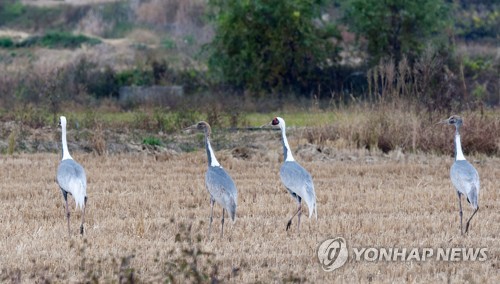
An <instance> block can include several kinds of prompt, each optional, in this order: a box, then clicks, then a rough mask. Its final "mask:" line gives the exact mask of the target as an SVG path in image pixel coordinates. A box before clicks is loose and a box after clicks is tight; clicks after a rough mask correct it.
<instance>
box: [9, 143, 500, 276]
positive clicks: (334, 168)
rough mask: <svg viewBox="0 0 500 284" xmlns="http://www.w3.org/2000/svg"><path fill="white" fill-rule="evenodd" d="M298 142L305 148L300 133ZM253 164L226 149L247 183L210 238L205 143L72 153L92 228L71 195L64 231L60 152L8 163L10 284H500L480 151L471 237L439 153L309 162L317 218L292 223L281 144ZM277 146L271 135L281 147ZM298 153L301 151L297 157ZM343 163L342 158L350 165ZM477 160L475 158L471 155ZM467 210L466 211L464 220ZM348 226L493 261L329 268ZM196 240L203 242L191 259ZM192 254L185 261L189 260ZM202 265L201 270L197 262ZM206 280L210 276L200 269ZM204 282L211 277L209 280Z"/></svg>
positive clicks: (492, 171)
mask: <svg viewBox="0 0 500 284" xmlns="http://www.w3.org/2000/svg"><path fill="white" fill-rule="evenodd" d="M290 140H291V141H290V142H291V144H292V147H293V148H294V149H298V148H299V147H298V145H297V143H301V142H297V141H298V139H295V138H294V137H293V136H292V138H291V139H290ZM271 142H273V143H269V144H267V145H262V146H261V148H262V149H265V150H264V151H261V152H259V153H260V154H259V155H252V156H250V157H249V158H248V159H247V160H241V159H238V158H234V157H233V156H232V154H231V152H230V151H226V150H224V151H218V153H217V156H218V157H219V160H220V162H221V164H223V166H224V167H225V168H226V169H227V171H228V172H229V173H230V174H231V175H232V176H233V178H234V180H235V182H236V185H237V187H238V190H239V197H238V198H239V200H238V206H239V207H238V211H237V221H236V223H234V224H232V223H231V222H226V224H227V227H226V230H225V236H224V238H222V239H221V238H220V237H219V232H220V219H219V217H220V214H221V212H220V211H221V210H220V207H219V206H216V208H215V219H214V229H213V232H212V239H211V240H209V239H208V237H207V228H208V224H207V220H208V213H209V199H208V194H207V192H206V190H205V189H204V171H205V169H206V157H205V154H204V152H203V151H201V150H200V151H197V152H194V153H190V154H182V155H177V156H172V157H169V158H168V159H161V161H160V160H158V161H157V160H156V159H155V157H154V156H152V155H143V154H138V155H131V154H129V155H116V156H96V155H92V154H85V155H84V154H79V153H73V156H74V157H75V159H76V160H77V161H79V162H80V163H81V164H83V165H84V167H85V168H86V170H87V176H88V195H89V202H88V213H87V220H86V224H85V228H86V234H85V236H84V237H83V238H82V237H80V236H78V235H77V231H78V226H79V225H78V220H79V217H80V212H75V209H74V201H73V199H71V203H70V204H71V211H72V231H73V237H72V238H71V239H68V237H67V234H66V225H65V219H64V207H63V202H62V197H61V193H60V192H59V189H58V188H57V185H56V183H55V181H54V177H55V172H56V168H57V164H58V162H59V158H60V157H59V155H56V154H32V155H25V154H22V155H14V156H10V157H4V158H2V159H1V160H0V179H1V180H2V190H1V191H0V200H1V202H2V206H1V207H0V208H1V209H0V220H1V221H0V222H1V227H2V229H1V230H0V239H1V240H2V241H1V242H0V252H1V253H0V281H1V282H9V281H10V282H14V283H17V282H22V283H29V282H35V281H38V282H44V281H50V282H52V281H56V282H69V283H75V282H85V281H95V280H96V281H100V282H105V283H108V282H118V281H120V282H127V281H130V280H131V279H135V280H140V281H145V282H162V281H163V280H167V281H169V279H171V278H174V279H176V280H179V282H183V281H182V280H181V279H183V278H184V277H190V279H191V280H190V282H194V281H195V279H196V278H195V276H194V274H193V273H192V271H193V270H196V271H199V272H201V273H202V274H204V275H205V276H206V277H209V278H210V277H212V278H218V279H220V280H224V281H230V282H238V283H241V282H246V283H248V282H264V283H268V282H287V281H292V282H311V283H321V282H330V283H332V282H336V283H339V282H345V283H356V282H371V281H373V282H385V283H388V282H421V283H422V282H424V283H432V282H452V283H457V282H481V283H487V282H489V283H498V282H499V281H500V273H499V268H498V265H499V257H500V253H499V242H498V232H500V225H499V224H500V214H499V211H500V210H499V207H498V200H499V198H500V196H499V191H498V177H499V176H500V160H499V159H498V158H483V159H481V160H480V162H479V163H476V164H475V166H476V168H477V169H478V171H479V173H480V176H481V181H482V184H481V185H482V191H481V196H480V206H481V210H480V211H479V213H478V215H477V218H475V219H474V220H473V222H472V228H471V232H470V234H469V235H468V236H464V237H461V236H460V234H459V227H458V212H457V208H458V205H457V202H456V201H457V199H456V194H455V192H454V190H453V189H452V185H451V182H450V180H449V174H448V173H449V167H450V165H451V163H452V159H451V158H448V157H438V156H432V155H427V156H423V155H400V154H398V155H393V156H391V155H388V156H387V155H373V154H372V155H370V154H369V152H366V151H361V150H360V151H351V152H350V153H339V155H346V157H349V158H348V159H337V160H329V161H328V162H323V161H319V160H314V159H313V161H311V162H302V164H303V165H304V166H305V168H307V169H309V171H310V172H311V174H312V175H313V178H314V182H315V186H316V192H317V197H318V204H319V205H318V213H319V214H318V216H319V218H318V220H314V219H311V220H309V219H307V218H304V219H303V220H304V221H303V225H302V231H301V232H300V234H298V233H297V232H296V230H295V226H293V230H292V231H291V232H288V233H287V232H285V225H286V220H287V218H288V217H289V216H290V215H291V213H292V211H293V210H294V209H295V208H296V207H295V204H294V202H293V201H292V199H291V198H290V196H289V195H288V193H286V191H285V189H284V188H283V186H282V185H281V183H280V180H279V178H278V171H279V166H280V161H279V159H280V156H281V145H280V143H279V142H278V141H271ZM274 142H275V143H274ZM298 152H299V151H297V152H296V154H297V159H299V160H301V161H304V159H302V158H301V155H300V153H298ZM342 160H343V161H342ZM470 160H471V161H472V160H475V159H474V158H473V157H470ZM470 212H471V210H470V208H469V207H465V216H469V214H470ZM335 236H343V237H345V238H346V239H347V242H348V245H349V246H350V247H362V246H374V247H432V248H438V247H445V248H448V247H486V248H488V260H487V261H485V262H458V263H457V262H455V263H446V262H437V261H426V262H421V263H400V262H398V263H387V262H374V263H371V262H356V261H353V260H351V259H350V260H349V261H348V263H347V264H346V265H345V266H344V267H343V268H341V269H340V270H336V271H334V272H331V273H326V272H323V270H322V269H321V268H320V266H319V264H318V261H317V258H316V249H317V247H318V245H319V244H320V242H321V241H323V240H324V239H326V238H329V237H335ZM193 249H196V250H197V251H198V252H200V251H201V252H206V253H209V254H208V255H206V254H203V255H199V257H197V258H196V262H194V260H193V259H194V258H193V257H192V254H193ZM182 264H185V265H186V266H182ZM193 267H194V268H193ZM202 279H203V278H202ZM205 280H207V281H208V280H209V279H206V278H205Z"/></svg>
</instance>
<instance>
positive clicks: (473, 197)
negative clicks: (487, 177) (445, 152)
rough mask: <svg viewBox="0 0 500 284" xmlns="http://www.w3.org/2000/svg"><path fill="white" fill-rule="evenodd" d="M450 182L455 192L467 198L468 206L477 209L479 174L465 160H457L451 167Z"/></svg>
mask: <svg viewBox="0 0 500 284" xmlns="http://www.w3.org/2000/svg"><path fill="white" fill-rule="evenodd" d="M450 177H451V182H452V183H453V185H454V186H455V189H456V190H457V192H459V193H461V194H464V195H465V196H466V197H467V200H468V201H469V203H470V205H471V206H472V207H473V208H474V209H477V207H478V195H479V186H480V185H479V174H478V173H477V170H476V169H475V168H474V167H473V166H472V165H471V164H470V163H469V162H468V161H467V160H457V161H455V163H453V165H452V166H451V170H450Z"/></svg>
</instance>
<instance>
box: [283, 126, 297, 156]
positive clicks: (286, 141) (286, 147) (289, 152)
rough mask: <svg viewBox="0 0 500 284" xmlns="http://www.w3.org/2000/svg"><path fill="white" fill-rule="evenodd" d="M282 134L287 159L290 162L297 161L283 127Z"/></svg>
mask: <svg viewBox="0 0 500 284" xmlns="http://www.w3.org/2000/svg"><path fill="white" fill-rule="evenodd" d="M281 136H282V138H283V147H285V149H284V151H286V160H285V161H289V162H293V161H295V159H294V158H293V156H292V151H291V150H290V145H289V144H288V139H286V134H285V128H282V129H281Z"/></svg>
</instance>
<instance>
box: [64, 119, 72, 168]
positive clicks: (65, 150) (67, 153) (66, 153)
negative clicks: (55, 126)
mask: <svg viewBox="0 0 500 284" xmlns="http://www.w3.org/2000/svg"><path fill="white" fill-rule="evenodd" d="M61 126H62V127H61V129H62V133H61V139H62V148H63V156H62V159H63V160H68V159H73V158H72V157H71V155H70V154H69V150H68V143H67V142H66V124H63V125H61Z"/></svg>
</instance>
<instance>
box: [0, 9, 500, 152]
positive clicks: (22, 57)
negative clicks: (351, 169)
mask: <svg viewBox="0 0 500 284" xmlns="http://www.w3.org/2000/svg"><path fill="white" fill-rule="evenodd" d="M56 2H57V1H56ZM37 3H38V4H37ZM415 3H416V2H415V1H405V0H391V1H384V2H383V3H382V2H380V1H368V0H367V1H358V0H336V1H320V0H318V1H303V0H296V1H285V2H283V1H217V0H212V1H208V2H205V1H201V0H190V1H179V0H169V1H159V0H151V1H93V2H92V3H90V2H89V3H86V2H85V1H83V2H79V4H78V5H71V4H64V3H62V2H57V3H55V2H53V1H46V2H36V1H23V2H21V1H17V0H7V1H2V2H1V3H0V70H1V71H0V119H1V120H2V121H4V122H8V121H12V120H14V121H15V122H16V123H21V124H22V125H26V126H28V127H30V128H35V129H36V128H41V127H45V126H48V125H51V124H52V123H54V121H56V120H57V116H58V115H59V114H61V113H66V114H68V113H71V115H74V117H75V119H78V125H79V126H80V127H90V128H91V129H92V128H94V127H96V126H97V125H99V126H101V127H111V128H113V127H123V126H127V127H128V126H130V127H135V128H137V129H142V130H144V131H145V132H154V131H161V132H164V133H175V132H177V131H178V130H180V129H182V128H183V127H185V126H187V125H189V124H191V123H192V122H193V120H196V119H206V120H208V121H209V122H210V123H211V124H213V125H214V126H215V127H247V126H255V125H260V123H262V121H258V119H257V118H260V117H261V115H260V113H266V115H264V116H265V117H266V119H265V120H267V117H268V116H274V115H275V114H277V113H280V114H282V115H285V114H286V115H287V118H289V119H291V120H292V121H294V118H293V117H294V116H296V115H297V116H301V115H302V114H308V115H309V118H308V121H314V123H308V124H307V125H306V124H304V123H301V121H300V120H299V121H296V122H294V124H295V125H296V126H313V127H323V126H325V124H327V123H328V122H329V123H331V125H330V127H333V128H336V129H339V128H342V127H344V126H343V124H342V123H344V122H343V120H342V119H343V118H342V117H350V116H349V115H348V113H349V112H351V111H353V110H359V109H362V110H361V111H359V112H358V113H359V114H360V115H361V114H365V113H368V114H372V115H373V116H372V117H370V118H367V121H366V122H364V125H365V127H366V128H367V129H366V130H363V131H362V132H363V133H365V134H359V135H357V136H356V137H358V139H360V140H362V141H365V142H361V143H357V142H354V141H350V142H349V144H350V145H356V147H365V146H363V145H368V144H369V145H371V146H369V147H371V148H373V146H375V148H377V147H378V148H380V147H382V146H381V145H378V144H380V143H378V142H377V143H375V142H374V141H378V140H381V139H382V140H388V141H397V139H398V138H397V137H396V133H398V132H404V131H406V129H405V127H406V126H404V127H401V128H397V129H392V130H391V131H390V132H387V131H386V129H387V128H386V127H383V126H384V125H392V124H395V125H398V123H397V121H398V120H400V119H403V120H404V119H405V118H404V114H403V113H400V112H399V111H403V110H409V111H408V113H407V114H406V115H407V116H410V117H412V120H418V121H420V123H421V124H422V125H431V124H432V123H434V120H435V119H438V118H439V119H442V118H443V117H447V116H449V115H450V114H452V113H459V114H460V113H462V114H464V115H467V117H466V123H467V121H469V120H470V121H472V120H476V119H478V120H484V121H485V123H486V124H487V125H490V127H493V129H496V128H495V127H497V121H495V120H492V118H495V117H497V116H498V105H499V103H500V80H499V76H498V74H499V70H500V58H499V57H498V29H497V28H496V27H497V26H498V25H499V21H500V16H499V5H498V4H497V3H496V2H495V1H481V2H475V1H458V0H457V1H444V0H439V1H421V2H418V5H417V4H415ZM35 4H36V5H35ZM153 85H154V86H166V87H170V86H182V90H183V95H182V96H178V97H172V98H171V99H169V100H168V102H167V103H162V104H158V103H153V104H151V103H149V104H144V103H139V102H133V101H126V102H124V101H123V100H120V93H121V89H122V88H123V87H126V86H144V87H148V86H153ZM89 110H92V111H90V112H89ZM322 112H325V113H331V112H338V113H341V115H339V116H329V115H323V114H322ZM89 113H92V115H91V116H89ZM344 114H345V115H344ZM89 117H91V118H89ZM84 118H85V119H84ZM345 124H348V122H345ZM292 125H293V124H292ZM477 125H478V128H484V126H483V125H484V123H479V122H478V123H477ZM368 128H370V129H368ZM488 129H490V128H488ZM360 131H361V130H360ZM469 131H473V132H474V133H476V132H477V133H482V132H481V130H480V129H476V128H473V127H471V128H469ZM372 132H373V133H372ZM315 133H319V132H317V131H316V130H314V131H311V132H310V133H309V134H308V135H309V136H310V135H314V134H315ZM367 133H371V134H369V135H368V134H367ZM392 133H394V136H393V134H392ZM420 133H421V132H420V131H417V135H421V134H420ZM150 134H151V133H144V134H142V137H140V138H138V140H137V141H138V142H139V143H140V142H142V141H149V142H148V143H146V144H149V143H150V142H151V141H150V140H147V139H146V138H148V137H150V136H151V135H150ZM153 134H154V133H153ZM9 135H10V131H8V130H5V131H3V135H2V137H3V139H5V141H7V137H8V136H9ZM336 135H339V134H336ZM363 135H367V136H373V137H371V138H370V137H367V138H361V137H363ZM327 136H328V137H329V138H328V139H329V140H335V139H337V138H338V137H337V136H332V135H327ZM478 136H479V135H478ZM17 137H18V138H19V139H21V137H23V136H22V135H18V136H17ZM24 137H26V136H24ZM151 137H152V136H151ZM336 137H337V138H336ZM382 137H384V138H382ZM145 139H146V140H145ZM324 139H326V138H325V137H324V136H318V137H312V138H311V142H317V141H323V140H324ZM343 139H354V140H356V139H355V138H353V137H352V136H349V135H347V136H346V137H343ZM356 141H357V140H356ZM367 141H368V142H367ZM405 141H406V142H402V141H399V142H391V143H392V144H394V145H403V144H405V143H407V140H405ZM413 141H414V142H412V143H413V144H414V145H413V144H412V145H413V146H412V147H402V148H404V149H405V151H420V150H421V151H438V152H441V151H443V148H442V146H440V145H439V143H431V144H432V146H425V145H424V144H425V143H429V141H423V140H422V142H421V143H422V146H417V145H419V142H415V141H418V139H413ZM491 143H493V145H497V144H498V142H497V140H495V139H493V142H491ZM382 144H383V143H382ZM162 145H166V144H165V143H162ZM405 145H406V144H405ZM480 145H490V144H488V143H480ZM491 147H492V146H488V147H485V148H484V149H483V148H481V147H479V148H478V149H476V150H475V151H478V152H484V153H489V154H492V153H498V146H496V148H495V147H493V148H494V149H496V150H491ZM382 148H384V147H382ZM385 148H387V147H385ZM385 148H384V149H385ZM394 148H395V146H391V147H389V148H388V149H394Z"/></svg>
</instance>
